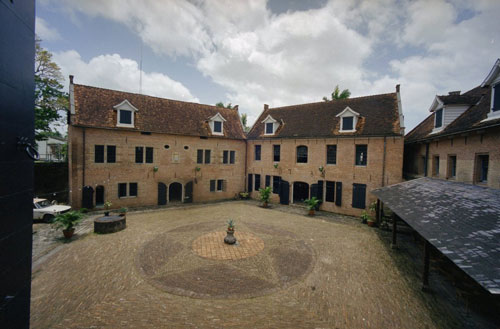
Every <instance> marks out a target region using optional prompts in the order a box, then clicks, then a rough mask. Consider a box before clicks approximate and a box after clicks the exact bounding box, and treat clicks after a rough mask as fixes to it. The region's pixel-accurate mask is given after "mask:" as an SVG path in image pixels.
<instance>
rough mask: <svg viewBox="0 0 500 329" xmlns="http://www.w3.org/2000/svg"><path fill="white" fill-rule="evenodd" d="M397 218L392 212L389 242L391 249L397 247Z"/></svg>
mask: <svg viewBox="0 0 500 329" xmlns="http://www.w3.org/2000/svg"><path fill="white" fill-rule="evenodd" d="M397 220H398V215H396V214H395V213H392V243H391V248H392V249H396V248H397V247H398V246H397V244H396V233H397V230H398V227H397Z"/></svg>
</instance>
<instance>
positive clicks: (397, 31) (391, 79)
mask: <svg viewBox="0 0 500 329" xmlns="http://www.w3.org/2000/svg"><path fill="white" fill-rule="evenodd" d="M499 17H500V1H498V0H475V1H467V0H456V1H444V0H411V1H410V0H408V1H406V0H366V1H362V0H331V1H327V0H312V1H301V0H290V1H282V0H267V1H266V0H250V1H243V0H238V1H234V0H227V1H215V0H210V1H208V0H206V1H205V0H164V1H159V0H143V1H137V0H106V1H101V0H86V1H79V0H37V13H36V32H37V34H38V35H39V36H40V37H41V38H42V40H43V42H42V46H43V47H44V48H46V49H48V50H49V51H51V52H52V53H53V54H54V60H55V61H56V62H57V63H58V64H59V66H60V67H61V68H62V71H63V74H64V75H65V76H66V77H67V76H68V75H69V74H73V75H74V76H75V83H80V84H88V85H93V86H98V87H104V88H111V89H118V90H124V91H130V92H139V90H140V84H139V80H140V79H139V76H140V74H139V72H140V67H141V66H140V59H141V54H142V71H143V72H142V92H143V93H144V94H148V95H154V96H159V97H165V98H172V99H178V100H186V101H193V102H200V103H205V104H215V103H216V102H218V101H223V102H224V103H228V102H231V103H232V104H233V105H234V104H239V108H240V112H242V113H247V114H248V116H249V119H250V122H253V121H254V120H255V119H256V117H257V116H258V115H259V113H260V112H261V111H262V108H263V104H269V105H270V106H271V107H275V106H282V105H291V104H300V103H306V102H315V101H321V98H322V97H323V96H326V95H329V94H330V93H331V91H332V90H333V88H334V86H335V85H337V84H338V85H340V87H341V89H344V88H348V89H349V90H350V91H351V92H352V97H356V96H364V95H370V94H377V93H389V92H393V91H394V90H395V85H396V84H401V96H402V102H403V111H404V114H405V121H406V122H405V123H406V127H407V130H406V131H407V132H409V130H410V129H411V128H413V127H414V126H415V125H417V124H418V123H419V122H420V121H422V120H423V119H424V118H425V117H426V116H427V115H428V108H429V106H430V104H431V103H432V100H433V97H434V95H436V94H445V93H447V92H448V91H451V90H462V91H467V90H469V89H471V88H473V87H475V86H477V85H479V84H480V83H481V82H482V81H483V79H484V78H485V77H486V75H487V74H488V72H489V70H490V69H491V67H492V66H493V64H494V62H495V60H496V59H497V58H499V57H500V38H499V36H500V24H499ZM67 83H68V79H66V86H67Z"/></svg>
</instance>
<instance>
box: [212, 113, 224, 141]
mask: <svg viewBox="0 0 500 329" xmlns="http://www.w3.org/2000/svg"><path fill="white" fill-rule="evenodd" d="M215 121H219V122H220V128H221V131H220V132H216V131H215V130H214V122H215ZM225 121H226V119H224V117H223V116H222V115H221V114H220V113H219V112H217V114H216V115H214V116H213V117H211V118H210V119H209V125H210V131H211V132H212V135H218V136H224V122H225Z"/></svg>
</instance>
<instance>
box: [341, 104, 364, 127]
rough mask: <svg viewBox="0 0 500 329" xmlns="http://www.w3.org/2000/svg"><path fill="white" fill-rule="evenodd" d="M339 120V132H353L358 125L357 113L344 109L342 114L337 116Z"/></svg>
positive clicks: (348, 108) (347, 108)
mask: <svg viewBox="0 0 500 329" xmlns="http://www.w3.org/2000/svg"><path fill="white" fill-rule="evenodd" d="M337 117H339V118H340V132H355V131H356V125H357V124H358V119H359V113H358V112H356V111H354V110H353V109H351V108H350V107H349V106H348V107H346V108H345V109H344V110H343V111H342V112H340V113H339V114H337Z"/></svg>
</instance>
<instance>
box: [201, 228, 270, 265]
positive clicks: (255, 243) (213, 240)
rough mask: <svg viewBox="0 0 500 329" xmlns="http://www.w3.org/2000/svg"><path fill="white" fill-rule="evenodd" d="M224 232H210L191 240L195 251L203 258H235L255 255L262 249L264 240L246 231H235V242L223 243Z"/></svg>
mask: <svg viewBox="0 0 500 329" xmlns="http://www.w3.org/2000/svg"><path fill="white" fill-rule="evenodd" d="M225 236H226V232H224V231H219V232H211V233H207V234H204V235H202V236H200V237H199V238H197V239H196V240H194V241H193V250H194V252H195V253H197V254H198V255H200V256H201V257H205V258H212V259H218V260H227V259H230V260H236V259H243V258H247V257H251V256H255V255H257V254H258V253H259V252H261V251H262V249H264V241H262V239H260V238H259V237H257V236H255V235H253V234H251V233H248V232H235V234H234V236H235V237H236V239H237V243H236V244H234V245H228V244H226V243H224V238H225Z"/></svg>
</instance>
